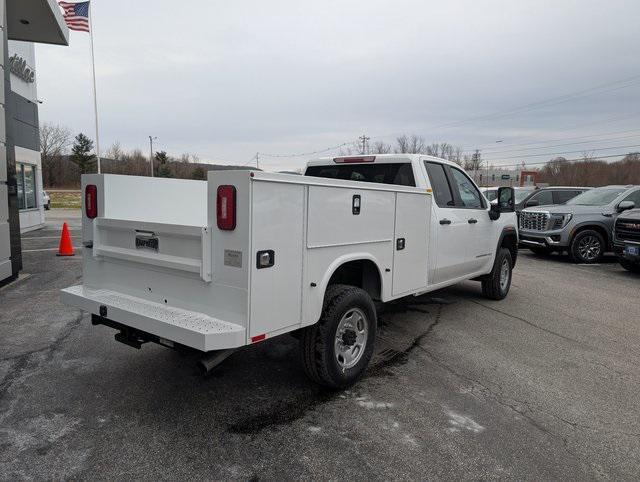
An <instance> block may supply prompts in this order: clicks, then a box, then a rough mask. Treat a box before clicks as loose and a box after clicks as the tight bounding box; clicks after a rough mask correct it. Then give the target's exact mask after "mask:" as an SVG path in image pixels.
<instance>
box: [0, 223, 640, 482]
mask: <svg viewBox="0 0 640 482" xmlns="http://www.w3.org/2000/svg"><path fill="white" fill-rule="evenodd" d="M71 214H72V213H71V212H64V213H63V212H61V211H56V210H53V211H51V212H48V213H47V215H48V218H49V220H50V221H49V222H48V223H47V227H46V228H45V229H44V230H40V231H38V232H34V233H29V234H28V235H27V237H28V238H29V239H28V240H27V241H24V242H23V248H24V250H25V255H24V261H25V269H24V273H25V276H23V277H22V278H21V279H20V280H19V281H17V282H15V283H13V284H12V285H10V286H7V287H5V288H3V289H0V306H1V307H2V310H1V311H0V353H1V355H0V356H1V359H0V380H1V381H0V447H2V450H0V479H16V478H70V477H77V478H105V479H114V478H121V479H123V478H149V479H176V478H196V479H202V478H218V479H219V478H225V479H227V478H237V479H250V478H255V479H262V478H264V479H290V478H323V479H324V478H334V479H337V478H341V479H346V478H359V479H368V480H382V479H391V478H396V479H397V478H413V479H427V478H429V479H434V478H464V479H480V478H511V479H537V480H539V479H547V480H548V479H559V478H564V479H569V478H570V479H598V478H611V479H633V478H636V477H637V475H638V474H639V473H640V401H639V398H638V396H637V393H638V388H639V387H640V384H639V382H640V371H639V370H638V367H639V361H640V360H639V358H640V324H639V323H638V319H640V308H638V303H637V294H638V288H639V287H640V278H639V277H638V276H634V275H632V274H631V273H628V272H626V271H624V270H623V269H622V268H620V267H619V266H618V265H617V264H616V263H614V262H613V259H607V260H606V262H604V263H602V264H601V265H598V266H579V265H574V264H570V263H569V262H568V261H567V260H566V258H563V257H559V256H549V257H546V258H536V257H534V256H532V255H531V254H530V253H529V251H527V250H523V251H522V252H521V256H520V257H519V261H518V266H517V267H516V271H515V273H514V280H513V287H512V291H511V293H510V295H509V297H508V298H507V299H506V300H504V301H501V302H493V301H487V300H485V299H484V298H482V296H481V293H480V286H479V284H477V283H474V282H467V283H463V284H460V285H458V286H456V287H454V288H450V289H447V290H442V291H439V292H436V293H433V294H432V295H431V296H422V297H419V298H409V299H405V300H401V301H399V302H395V303H392V304H390V305H387V306H384V307H383V308H382V310H383V311H382V312H381V315H380V317H381V320H382V332H381V336H380V341H381V343H380V345H379V347H378V350H377V354H376V358H375V363H374V366H373V367H372V368H371V370H369V372H368V374H367V376H366V378H365V379H364V380H362V381H361V382H360V383H358V384H357V385H356V386H355V387H353V389H351V390H349V391H346V392H343V393H331V392H325V391H323V390H321V389H319V388H318V387H316V386H315V385H313V384H312V383H310V382H309V381H308V380H307V379H306V378H305V376H304V375H303V373H302V370H301V368H300V364H299V362H298V355H299V354H298V349H297V342H296V341H295V340H294V339H293V338H291V337H288V336H284V337H280V338H276V339H274V340H269V341H267V342H264V343H261V344H259V345H256V346H253V347H251V348H248V349H246V350H243V351H240V352H238V353H236V354H234V355H233V356H232V357H230V358H229V359H228V360H227V361H226V362H225V363H224V364H223V365H222V366H220V367H219V368H218V369H216V371H214V372H213V373H212V374H211V375H210V376H209V377H202V376H200V375H199V374H198V373H197V371H196V370H195V360H196V359H195V358H193V357H181V356H180V355H178V354H177V353H176V352H173V351H171V350H168V349H166V348H162V347H159V346H155V345H149V344H147V345H144V346H143V348H142V349H141V350H135V349H133V348H130V347H128V346H125V345H122V344H120V343H117V342H116V341H114V339H113V335H114V334H115V332H114V331H113V330H111V329H109V328H106V327H104V326H99V327H93V326H91V322H90V319H89V317H88V316H86V315H83V314H81V313H80V312H79V311H76V310H73V309H70V308H68V307H66V306H63V305H62V304H61V303H60V302H59V294H58V290H59V289H60V288H62V287H66V286H69V285H72V284H77V283H79V282H80V279H81V258H82V253H81V252H80V251H79V252H78V254H77V255H76V256H75V257H72V258H57V257H56V256H55V254H54V252H52V251H37V249H45V248H55V247H56V246H57V238H56V237H57V236H59V226H60V225H61V222H62V221H63V220H67V221H69V222H70V225H71V230H72V231H71V232H72V235H73V236H74V237H73V239H74V244H75V245H76V246H78V245H79V236H78V235H79V230H78V228H79V225H80V223H79V221H80V220H79V216H78V214H75V217H73V216H71ZM27 274H28V275H27Z"/></svg>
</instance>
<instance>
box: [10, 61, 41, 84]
mask: <svg viewBox="0 0 640 482" xmlns="http://www.w3.org/2000/svg"><path fill="white" fill-rule="evenodd" d="M9 65H10V66H11V73H12V74H15V75H17V76H18V77H20V78H21V79H22V80H24V81H25V82H29V83H32V82H35V81H36V72H35V70H33V69H32V68H31V67H29V66H28V65H27V61H26V60H25V59H23V58H22V57H20V56H19V55H18V54H13V55H12V56H11V57H10V58H9Z"/></svg>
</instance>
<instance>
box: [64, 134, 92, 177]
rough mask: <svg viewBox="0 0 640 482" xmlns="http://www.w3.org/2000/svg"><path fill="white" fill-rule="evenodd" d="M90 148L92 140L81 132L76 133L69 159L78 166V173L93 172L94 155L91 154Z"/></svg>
mask: <svg viewBox="0 0 640 482" xmlns="http://www.w3.org/2000/svg"><path fill="white" fill-rule="evenodd" d="M92 150H93V141H92V140H91V139H89V138H88V137H87V136H85V135H84V134H83V133H82V132H81V133H80V134H78V135H77V136H76V138H75V141H74V142H73V147H72V148H71V157H70V158H69V159H70V160H71V162H73V163H74V164H75V165H76V166H78V168H79V169H80V174H87V173H89V172H93V168H94V166H95V165H96V155H95V154H91V151H92Z"/></svg>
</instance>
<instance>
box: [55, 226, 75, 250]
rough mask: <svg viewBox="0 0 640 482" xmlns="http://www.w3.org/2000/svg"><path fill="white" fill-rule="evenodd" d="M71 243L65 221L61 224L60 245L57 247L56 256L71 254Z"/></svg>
mask: <svg viewBox="0 0 640 482" xmlns="http://www.w3.org/2000/svg"><path fill="white" fill-rule="evenodd" d="M74 254H75V253H74V252H73V243H72V242H71V235H70V234H69V228H68V227H67V223H64V224H63V225H62V235H61V236H60V246H59V247H58V256H73V255H74Z"/></svg>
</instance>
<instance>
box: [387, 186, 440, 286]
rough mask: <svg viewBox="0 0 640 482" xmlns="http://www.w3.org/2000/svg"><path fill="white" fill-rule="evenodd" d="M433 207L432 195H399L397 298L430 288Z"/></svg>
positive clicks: (395, 273) (395, 272)
mask: <svg viewBox="0 0 640 482" xmlns="http://www.w3.org/2000/svg"><path fill="white" fill-rule="evenodd" d="M430 204H431V203H430V196H425V195H424V194H410V193H397V194H396V225H395V237H394V246H393V249H394V251H393V253H394V254H393V287H392V292H393V295H394V296H398V295H401V294H403V293H408V292H411V291H415V290H418V289H420V288H424V287H426V286H427V256H428V250H429V246H428V242H429V236H428V231H429V219H430V217H431V205H430Z"/></svg>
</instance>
